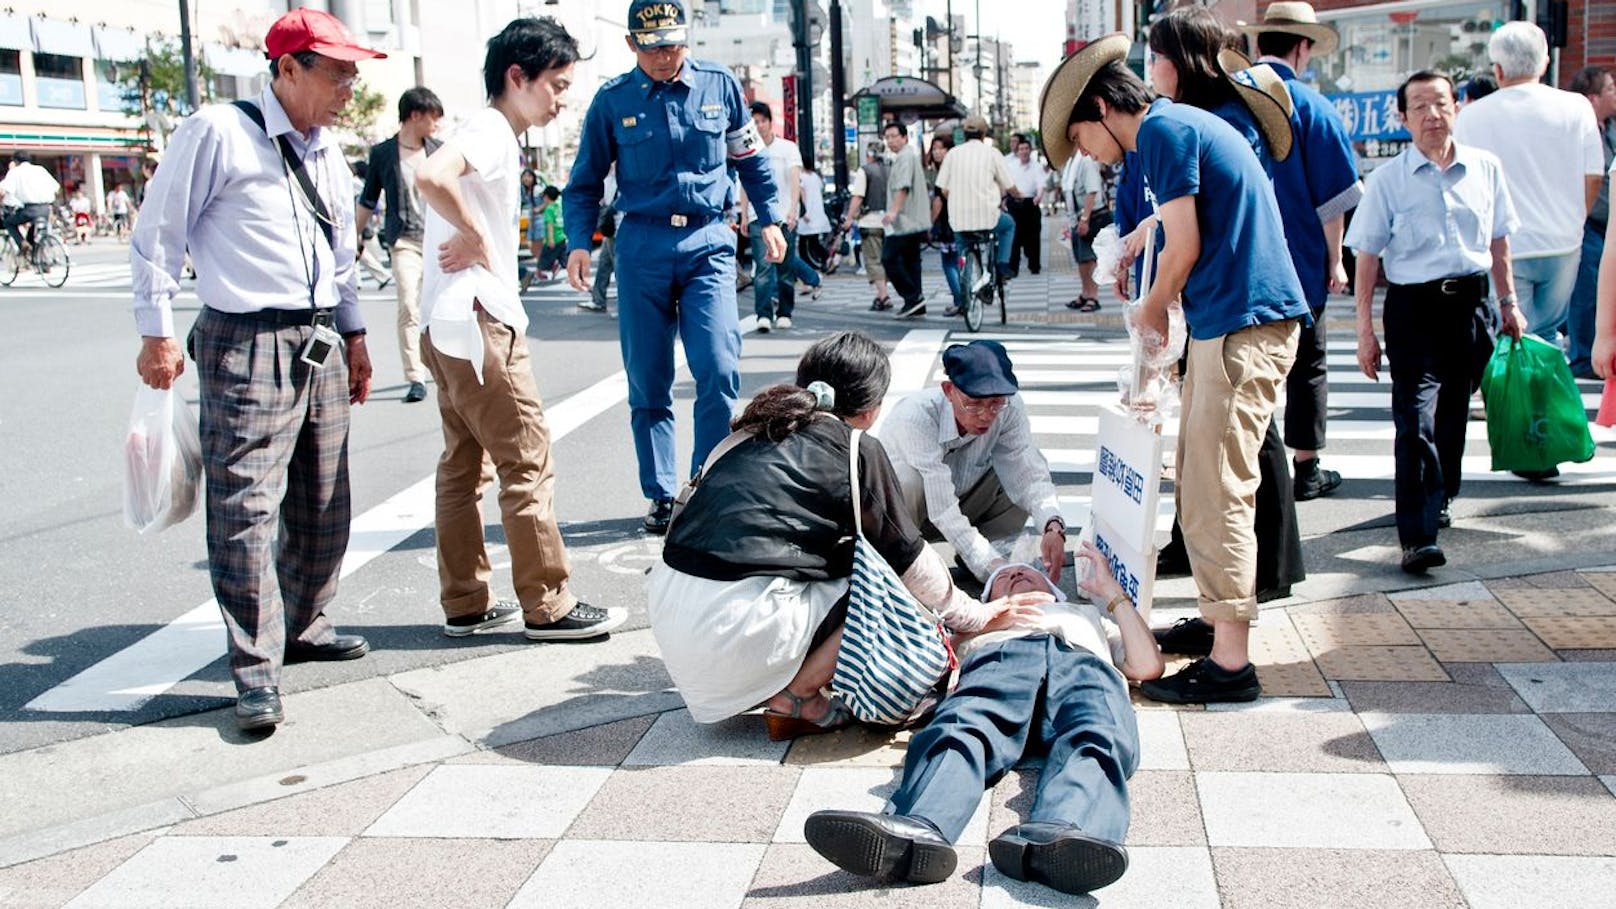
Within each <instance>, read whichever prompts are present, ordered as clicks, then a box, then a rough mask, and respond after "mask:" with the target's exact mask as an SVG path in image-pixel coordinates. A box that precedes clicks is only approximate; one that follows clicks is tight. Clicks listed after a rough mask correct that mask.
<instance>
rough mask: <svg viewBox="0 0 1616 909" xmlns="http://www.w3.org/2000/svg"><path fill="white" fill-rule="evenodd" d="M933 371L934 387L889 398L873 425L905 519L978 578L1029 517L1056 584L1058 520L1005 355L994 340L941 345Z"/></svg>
mask: <svg viewBox="0 0 1616 909" xmlns="http://www.w3.org/2000/svg"><path fill="white" fill-rule="evenodd" d="M943 371H944V372H945V373H947V375H948V379H947V381H945V382H943V383H942V386H941V387H940V388H934V389H932V390H930V391H926V392H922V393H920V394H917V395H911V396H910V397H908V398H905V399H904V400H902V401H900V402H898V404H897V406H895V407H893V408H892V413H891V415H890V416H888V417H887V421H886V423H885V424H883V426H882V429H881V444H882V445H884V446H885V447H886V450H887V454H888V455H889V456H891V458H892V466H893V467H895V468H897V471H898V481H899V483H900V484H901V485H902V487H903V493H904V498H905V499H906V500H907V501H908V504H909V506H910V508H911V510H912V511H913V513H914V517H915V523H916V524H918V525H920V528H921V530H922V531H923V532H924V533H925V534H926V538H927V539H930V540H947V541H948V543H949V545H951V546H953V547H954V551H955V553H956V554H957V555H958V556H959V560H960V561H961V562H962V563H963V564H964V565H965V567H966V568H967V569H969V570H970V572H971V573H972V574H973V575H975V576H976V577H978V578H980V579H983V580H986V579H987V577H988V575H989V574H991V573H992V572H993V570H994V569H996V568H998V567H999V566H1000V565H1002V564H1004V562H1005V556H1006V555H1008V553H1007V552H1004V551H1001V549H1005V548H1008V545H1009V544H1010V543H1013V542H1014V539H1015V537H1016V536H1018V535H1019V534H1020V532H1021V529H1022V527H1024V526H1025V525H1026V523H1027V517H1028V516H1029V515H1031V516H1033V517H1035V518H1036V519H1037V520H1036V526H1037V527H1038V529H1039V533H1040V535H1041V538H1040V540H1039V554H1040V555H1041V557H1042V558H1043V562H1044V570H1045V571H1047V572H1048V573H1049V577H1050V580H1052V581H1056V582H1059V581H1060V572H1061V563H1062V561H1063V560H1064V558H1065V548H1066V522H1065V520H1064V519H1062V518H1061V516H1060V504H1059V502H1057V501H1056V498H1055V482H1054V480H1053V479H1051V478H1050V475H1049V462H1048V461H1046V460H1044V456H1043V454H1042V453H1041V452H1040V451H1039V450H1038V448H1037V446H1035V445H1034V444H1033V441H1032V426H1031V424H1030V423H1029V422H1028V419H1027V407H1026V405H1025V404H1024V403H1023V402H1022V400H1021V396H1020V395H1019V394H1017V391H1018V390H1019V387H1020V386H1019V385H1018V384H1017V383H1016V373H1015V370H1014V369H1012V368H1011V365H1010V355H1009V354H1008V353H1006V352H1005V349H1004V345H1003V344H1000V343H999V342H997V341H972V342H971V343H969V344H955V345H954V346H952V347H950V348H948V349H947V350H945V351H943ZM999 541H1003V542H999ZM996 542H997V545H996Z"/></svg>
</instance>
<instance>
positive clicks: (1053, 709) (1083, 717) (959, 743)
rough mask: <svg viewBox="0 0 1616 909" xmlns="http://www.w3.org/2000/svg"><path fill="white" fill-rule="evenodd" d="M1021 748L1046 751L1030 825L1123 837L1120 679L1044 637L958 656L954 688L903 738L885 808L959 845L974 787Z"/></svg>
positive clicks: (1127, 756) (1126, 706)
mask: <svg viewBox="0 0 1616 909" xmlns="http://www.w3.org/2000/svg"><path fill="white" fill-rule="evenodd" d="M1029 745H1032V746H1034V747H1036V748H1039V749H1044V748H1047V749H1048V755H1047V757H1045V759H1044V762H1043V765H1042V767H1041V769H1040V772H1039V775H1038V791H1037V793H1036V795H1035V796H1034V798H1033V803H1032V810H1031V812H1030V813H1029V818H1028V819H1029V820H1033V821H1053V822H1057V823H1062V824H1075V825H1077V826H1078V827H1079V828H1081V829H1082V830H1083V832H1084V833H1086V834H1088V835H1089V836H1094V837H1099V838H1100V839H1104V840H1110V841H1111V842H1113V843H1121V842H1122V841H1123V840H1124V839H1126V838H1127V835H1128V782H1127V781H1128V778H1129V777H1131V776H1133V772H1134V769H1135V768H1136V767H1138V766H1139V727H1138V723H1137V721H1136V720H1135V718H1134V711H1133V704H1132V703H1130V702H1129V700H1128V683H1127V682H1125V681H1123V679H1122V676H1121V675H1119V674H1118V673H1117V671H1116V670H1115V669H1113V668H1112V667H1111V666H1110V663H1109V661H1108V660H1107V659H1106V658H1105V657H1102V656H1097V655H1095V654H1093V653H1090V652H1088V651H1086V650H1079V649H1075V648H1072V647H1069V646H1067V645H1065V644H1062V643H1059V642H1057V641H1056V640H1055V639H1054V638H1052V637H1050V636H1049V635H1047V634H1037V635H1031V636H1028V637H1021V638H1013V639H1011V640H1008V641H1005V642H1003V643H1000V644H993V645H990V646H988V647H985V648H983V649H981V650H979V651H977V652H976V653H973V654H971V655H970V656H968V657H966V659H965V663H964V665H963V666H962V667H960V680H959V687H958V688H956V689H954V692H953V693H952V694H950V695H949V696H948V697H947V698H944V699H943V702H942V703H941V704H940V705H938V707H937V713H936V715H934V716H933V717H932V721H931V722H930V723H929V724H927V726H926V728H925V729H922V730H921V731H920V732H919V733H918V734H916V735H915V737H914V739H913V740H912V741H911V742H910V743H909V750H908V754H907V756H906V757H905V758H904V762H903V780H902V781H901V782H900V783H899V784H898V791H897V792H895V793H893V795H892V799H891V801H890V802H888V803H887V810H888V811H890V812H891V813H894V814H902V815H907V816H910V817H919V818H924V819H925V820H927V821H930V822H931V823H932V824H935V825H936V827H937V829H938V830H939V831H940V832H941V833H942V834H943V836H944V837H945V838H947V839H948V841H949V842H955V841H957V840H958V839H959V837H960V834H961V833H962V832H963V831H964V830H965V825H966V823H967V822H969V821H970V819H971V815H972V814H974V813H976V806H977V804H978V803H979V802H980V801H981V799H982V791H983V790H984V789H985V788H987V787H988V786H989V785H991V784H992V783H993V781H995V780H997V779H998V778H999V777H1001V776H1003V775H1004V773H1005V771H1007V770H1009V769H1010V768H1012V767H1014V766H1015V765H1016V762H1017V761H1019V760H1021V757H1022V754H1023V752H1025V751H1026V750H1027V748H1028V746H1029Z"/></svg>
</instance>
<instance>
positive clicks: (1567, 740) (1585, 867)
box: [0, 572, 1616, 909]
mask: <svg viewBox="0 0 1616 909" xmlns="http://www.w3.org/2000/svg"><path fill="white" fill-rule="evenodd" d="M1612 596H1616V574H1602V573H1567V572H1556V573H1555V574H1553V575H1545V576H1538V577H1533V578H1526V579H1509V580H1507V581H1500V582H1485V583H1483V582H1474V583H1470V584H1465V585H1454V586H1451V587H1449V588H1446V589H1444V588H1432V589H1427V590H1423V591H1415V592H1409V593H1391V594H1389V595H1383V594H1374V595H1370V596H1360V597H1353V598H1351V599H1349V600H1340V601H1331V602H1323V603H1302V604H1294V605H1291V606H1287V607H1282V608H1277V609H1270V610H1268V611H1266V612H1265V613H1264V617H1263V620H1262V622H1261V624H1260V625H1259V626H1258V635H1257V639H1256V640H1257V642H1258V644H1257V646H1256V647H1255V648H1254V653H1256V655H1257V656H1258V657H1259V659H1258V662H1259V664H1260V666H1261V669H1260V671H1261V672H1262V673H1263V678H1264V680H1265V682H1268V681H1269V680H1270V679H1272V680H1273V681H1275V682H1278V683H1279V684H1270V685H1269V689H1270V694H1271V695H1273V696H1270V697H1265V698H1264V699H1262V700H1261V701H1258V702H1257V703H1255V704H1251V705H1221V706H1217V707H1214V708H1212V709H1194V708H1190V709H1169V708H1163V707H1160V706H1149V705H1146V706H1141V709H1140V714H1139V726H1140V732H1141V739H1142V745H1141V752H1142V755H1141V764H1140V769H1139V771H1138V772H1137V773H1136V774H1135V776H1134V778H1133V781H1132V786H1131V794H1132V800H1133V811H1134V821H1133V826H1132V828H1131V830H1130V832H1129V836H1128V847H1129V850H1130V855H1131V859H1132V865H1131V868H1130V871H1129V873H1128V874H1127V875H1126V876H1125V877H1124V878H1123V879H1122V880H1121V881H1119V882H1118V883H1117V884H1115V885H1113V886H1112V887H1109V888H1106V889H1105V890H1103V891H1101V892H1100V893H1098V894H1095V895H1093V896H1091V897H1083V898H1072V897H1066V896H1063V895H1060V894H1056V893H1054V892H1052V891H1049V890H1045V889H1043V888H1040V887H1037V886H1032V885H1027V884H1023V883H1019V882H1016V881H1013V880H1009V879H1006V878H1005V877H1004V876H1002V875H1000V874H999V873H998V872H997V871H996V870H995V869H994V868H993V867H992V866H991V863H987V862H986V850H985V848H984V846H985V844H986V842H987V840H988V839H990V838H991V837H992V836H994V835H995V834H997V833H999V832H1000V831H1002V830H1003V829H1005V828H1006V827H1008V826H1010V825H1011V824H1013V823H1015V822H1016V820H1017V818H1018V817H1020V816H1022V815H1023V814H1024V812H1025V811H1026V810H1027V807H1028V805H1029V802H1030V795H1029V794H1030V792H1031V790H1032V788H1033V786H1034V785H1035V784H1036V780H1037V769H1036V766H1027V767H1023V768H1021V769H1018V770H1016V771H1014V772H1012V773H1010V774H1007V775H1006V776H1005V778H1004V779H1003V780H1001V781H999V782H998V784H997V785H996V786H995V787H994V788H993V789H992V790H990V791H989V792H988V793H985V794H984V796H983V800H982V803H981V806H980V808H979V809H978V811H977V813H976V816H975V817H974V818H973V819H972V821H971V823H970V825H969V826H968V828H967V830H966V833H965V835H964V836H963V837H962V839H961V843H960V858H961V862H960V870H959V872H958V873H956V874H955V875H954V876H953V877H952V878H951V879H950V880H949V881H947V882H945V883H943V884H940V885H937V886H935V887H927V888H906V887H897V888H884V887H879V886H873V885H871V884H870V883H869V882H867V881H862V880H859V879H855V878H852V877H850V876H848V875H846V874H844V873H842V872H840V871H838V870H837V869H835V868H834V867H833V866H831V865H829V864H828V863H826V862H824V861H823V860H822V859H820V858H819V857H818V856H817V855H816V854H815V853H814V852H813V851H812V850H811V849H809V848H808V847H807V846H806V845H805V844H804V843H803V839H802V819H803V818H804V817H806V816H807V814H808V813H809V812H811V811H813V810H816V809H818V808H822V807H831V806H835V807H844V808H866V809H875V808H877V807H879V806H880V805H881V804H882V803H883V801H884V800H885V798H886V797H887V795H888V794H889V793H890V792H891V791H892V789H893V787H894V786H895V785H896V782H897V776H898V768H899V766H900V764H901V762H902V759H903V754H904V748H905V746H906V744H907V741H908V736H907V735H906V734H899V735H896V736H889V735H884V734H877V733H875V732H872V731H869V730H849V731H844V732H840V733H835V734H832V735H827V736H822V737H818V738H812V739H804V740H801V741H799V742H796V743H794V744H791V745H786V744H784V743H772V742H769V741H768V740H767V738H766V737H764V735H763V731H762V724H761V723H760V722H758V721H757V719H756V718H755V717H742V718H738V719H736V720H733V721H729V722H726V723H720V724H717V725H713V726H700V725H697V724H695V723H693V722H692V721H691V720H690V718H689V715H688V714H687V713H686V712H685V711H683V710H678V709H674V710H666V711H662V712H658V713H652V714H650V715H645V716H638V717H631V718H628V719H616V720H612V721H609V722H603V723H600V724H598V725H593V726H590V727H588V728H584V729H578V730H573V731H569V732H565V733H561V734H556V735H548V736H543V737H539V738H533V739H529V740H525V741H517V742H510V743H506V744H499V745H498V746H497V747H484V748H480V749H478V750H475V751H472V752H470V753H466V754H462V755H459V756H455V757H450V758H447V759H444V760H440V761H435V762H431V763H424V764H422V763H417V764H412V765H409V766H404V767H399V768H396V769H390V770H387V771H386V772H381V773H375V774H372V775H368V776H364V777H361V778H358V779H354V780H351V781H347V782H340V783H336V784H334V785H330V786H326V787H325V788H320V789H314V790H312V791H306V792H301V793H298V794H296V795H291V796H288V797H285V798H281V799H276V800H272V801H265V802H260V803H257V804H252V805H248V806H246V807H242V808H236V809H234V810H230V811H224V812H219V813H214V814H209V815H206V816H203V817H198V818H195V819H192V820H187V821H184V822H182V823H178V824H175V825H173V826H169V827H160V828H156V829H153V830H149V831H145V832H143V833H140V834H137V835H133V836H124V837H121V838H115V839H109V840H107V841H105V842H101V843H97V844H95V845H91V846H87V847H84V848H81V849H77V850H74V851H69V852H63V853H60V854H57V855H53V856H49V857H46V858H42V859H37V860H34V861H31V862H27V863H24V864H18V865H13V866H11V867H9V868H0V905H4V906H25V907H35V906H39V907H59V906H72V907H93V906H118V907H129V906H164V907H170V906H231V907H237V906H296V907H306V906H345V907H346V906H355V907H364V906H389V907H396V906H423V907H427V906H430V907H441V906H524V907H525V906H532V907H545V909H565V907H574V906H576V907H617V906H623V907H652V909H654V907H663V906H666V907H679V909H685V907H714V909H718V907H723V909H730V907H769V909H773V907H797V906H803V907H810V906H811V907H814V909H825V907H841V906H848V907H857V906H879V907H902V906H924V907H927V909H937V907H952V906H960V907H967V906H968V907H994V909H998V907H1022V906H1104V907H1119V909H1122V907H1132V906H1153V907H1155V906H1170V907H1191V909H1194V907H1203V906H1204V907H1219V906H1222V907H1293V906H1294V907H1309V909H1312V907H1333V906H1341V907H1353V909H1360V907H1364V906H1375V907H1377V909H1378V907H1403V906H1407V907H1450V906H1451V907H1462V906H1469V907H1472V909H1485V907H1494V906H1511V907H1514V906H1534V907H1580V906H1590V907H1591V906H1609V905H1611V903H1610V898H1609V895H1610V894H1611V893H1613V892H1616V660H1613V659H1612V658H1611V657H1612V655H1611V654H1609V653H1608V652H1604V653H1602V652H1601V651H1602V650H1605V651H1608V647H1607V646H1606V645H1605V644H1603V643H1600V642H1603V641H1605V640H1606V639H1605V638H1604V637H1603V635H1604V634H1605V632H1606V630H1607V629H1608V626H1609V625H1610V623H1611V621H1612V619H1616V600H1613V599H1611V597H1612ZM1550 620H1552V624H1549V625H1544V624H1542V623H1543V622H1548V621H1550ZM1459 633H1469V636H1468V637H1466V636H1460V637H1455V635H1456V634H1459ZM1568 648H1569V649H1568Z"/></svg>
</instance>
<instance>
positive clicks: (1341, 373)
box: [933, 329, 1616, 530]
mask: <svg viewBox="0 0 1616 909" xmlns="http://www.w3.org/2000/svg"><path fill="white" fill-rule="evenodd" d="M973 338H992V339H994V340H998V341H1000V342H1002V343H1003V344H1004V345H1005V348H1006V349H1007V350H1008V351H1009V353H1010V358H1011V360H1012V362H1014V364H1015V367H1016V376H1017V378H1018V379H1019V380H1020V382H1021V389H1022V397H1023V400H1024V401H1025V402H1026V404H1027V409H1028V413H1029V415H1030V417H1031V421H1032V429H1033V434H1034V436H1035V439H1036V441H1037V443H1038V445H1039V446H1040V448H1041V449H1042V450H1043V452H1044V456H1045V457H1046V458H1047V459H1048V460H1049V465H1050V470H1051V471H1052V472H1053V474H1054V475H1055V481H1056V485H1057V487H1058V488H1059V489H1060V491H1061V493H1062V504H1063V507H1064V509H1065V511H1066V516H1067V519H1068V521H1069V522H1071V523H1072V524H1073V525H1074V526H1077V525H1079V524H1082V523H1085V522H1086V519H1087V517H1088V511H1089V489H1090V483H1091V481H1092V475H1093V472H1094V450H1095V436H1096V434H1097V432H1098V424H1099V414H1100V410H1101V409H1102V408H1104V407H1107V406H1109V405H1111V404H1113V403H1115V402H1116V401H1117V400H1118V393H1117V377H1118V374H1119V373H1120V372H1121V371H1122V370H1123V369H1125V368H1126V367H1128V366H1129V364H1130V357H1131V354H1130V352H1129V348H1128V342H1127V340H1126V339H1125V338H1101V337H1086V336H1085V335H1084V333H1083V331H1082V330H1081V329H1077V330H1066V331H1048V332H1037V333H1028V332H1003V333H994V332H988V331H984V332H981V333H978V334H970V333H968V332H964V331H953V332H950V335H949V338H948V342H949V343H955V342H962V341H968V340H971V339H973ZM1328 349H1329V353H1328V361H1327V362H1328V367H1329V380H1330V411H1329V429H1328V434H1329V435H1328V437H1329V442H1330V444H1329V447H1328V448H1327V449H1325V450H1324V452H1323V453H1322V455H1321V457H1322V461H1321V463H1322V464H1323V465H1325V466H1326V467H1328V468H1329V469H1331V470H1336V471H1340V473H1341V475H1342V477H1343V478H1344V479H1345V480H1346V481H1347V482H1346V485H1345V486H1344V487H1343V489H1342V491H1341V492H1340V493H1338V494H1337V496H1338V497H1353V496H1370V495H1374V496H1380V497H1389V496H1390V495H1391V481H1392V478H1393V475H1394V462H1393V458H1392V440H1393V435H1394V430H1393V426H1392V420H1391V382H1390V380H1389V379H1388V378H1386V377H1385V373H1384V371H1383V372H1382V379H1381V381H1380V382H1378V383H1377V382H1371V381H1370V380H1369V379H1367V378H1365V377H1364V375H1363V374H1362V373H1361V372H1359V371H1358V367H1357V359H1356V356H1355V340H1354V339H1353V337H1352V335H1351V333H1350V332H1341V333H1338V334H1336V335H1333V336H1332V337H1331V338H1330V341H1329V348H1328ZM936 369H937V373H936V375H934V377H933V378H934V380H939V379H940V378H941V366H940V365H938V366H937V367H936ZM1579 384H1580V385H1581V388H1582V391H1583V396H1582V397H1583V405H1584V406H1585V407H1586V408H1587V409H1588V415H1589V417H1590V418H1592V417H1593V415H1594V414H1595V413H1596V412H1597V410H1598V406H1599V387H1598V385H1597V383H1593V382H1582V383H1579ZM1283 406H1284V403H1283V399H1282V400H1281V408H1283ZM1480 406H1481V399H1480V397H1479V396H1478V397H1477V398H1476V399H1475V400H1474V402H1473V408H1474V410H1475V411H1476V412H1477V413H1479V411H1480ZM1280 414H1281V418H1282V414H1283V410H1281V411H1280ZM1590 428H1591V431H1592V433H1593V437H1594V441H1595V442H1596V443H1599V444H1600V445H1601V450H1600V452H1599V453H1598V454H1596V455H1595V457H1594V459H1593V460H1591V461H1589V462H1587V463H1585V464H1562V465H1561V466H1560V471H1561V477H1560V479H1559V480H1558V481H1557V485H1559V486H1577V485H1589V484H1597V483H1613V482H1616V459H1613V458H1611V457H1610V455H1609V453H1608V448H1609V447H1610V446H1611V444H1612V443H1616V430H1611V429H1606V428H1604V427H1600V426H1591V427H1590ZM1162 431H1163V434H1164V436H1166V437H1167V441H1168V444H1167V446H1166V449H1167V452H1168V454H1167V466H1168V467H1169V468H1170V467H1171V463H1172V461H1171V458H1172V455H1171V452H1172V448H1173V444H1172V443H1173V440H1174V437H1175V436H1176V435H1177V431H1178V427H1177V421H1176V419H1175V420H1169V421H1167V423H1166V425H1164V426H1163V427H1162ZM1466 435H1467V438H1468V442H1467V443H1466V446H1465V459H1464V479H1463V482H1464V483H1465V484H1466V486H1467V487H1468V486H1471V485H1472V484H1516V485H1524V481H1522V480H1520V479H1519V478H1517V477H1515V476H1513V475H1511V474H1509V473H1507V472H1499V473H1495V472H1493V471H1492V465H1491V457H1490V455H1489V452H1488V447H1487V424H1486V422H1485V421H1483V420H1480V419H1472V420H1471V422H1470V424H1469V426H1468V427H1467V433H1466ZM1172 507H1173V506H1172V498H1171V496H1165V497H1164V500H1163V502H1162V514H1161V517H1160V522H1159V526H1160V528H1161V529H1162V530H1165V529H1167V527H1168V526H1169V525H1170V523H1171V516H1172Z"/></svg>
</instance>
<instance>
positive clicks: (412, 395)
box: [404, 382, 426, 404]
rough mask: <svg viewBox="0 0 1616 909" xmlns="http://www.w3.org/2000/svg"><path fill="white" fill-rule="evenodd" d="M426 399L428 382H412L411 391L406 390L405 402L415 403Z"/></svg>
mask: <svg viewBox="0 0 1616 909" xmlns="http://www.w3.org/2000/svg"><path fill="white" fill-rule="evenodd" d="M425 400H426V383H424V382H411V383H410V388H409V391H406V392H404V403H405V404H415V403H417V402H420V401H425Z"/></svg>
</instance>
